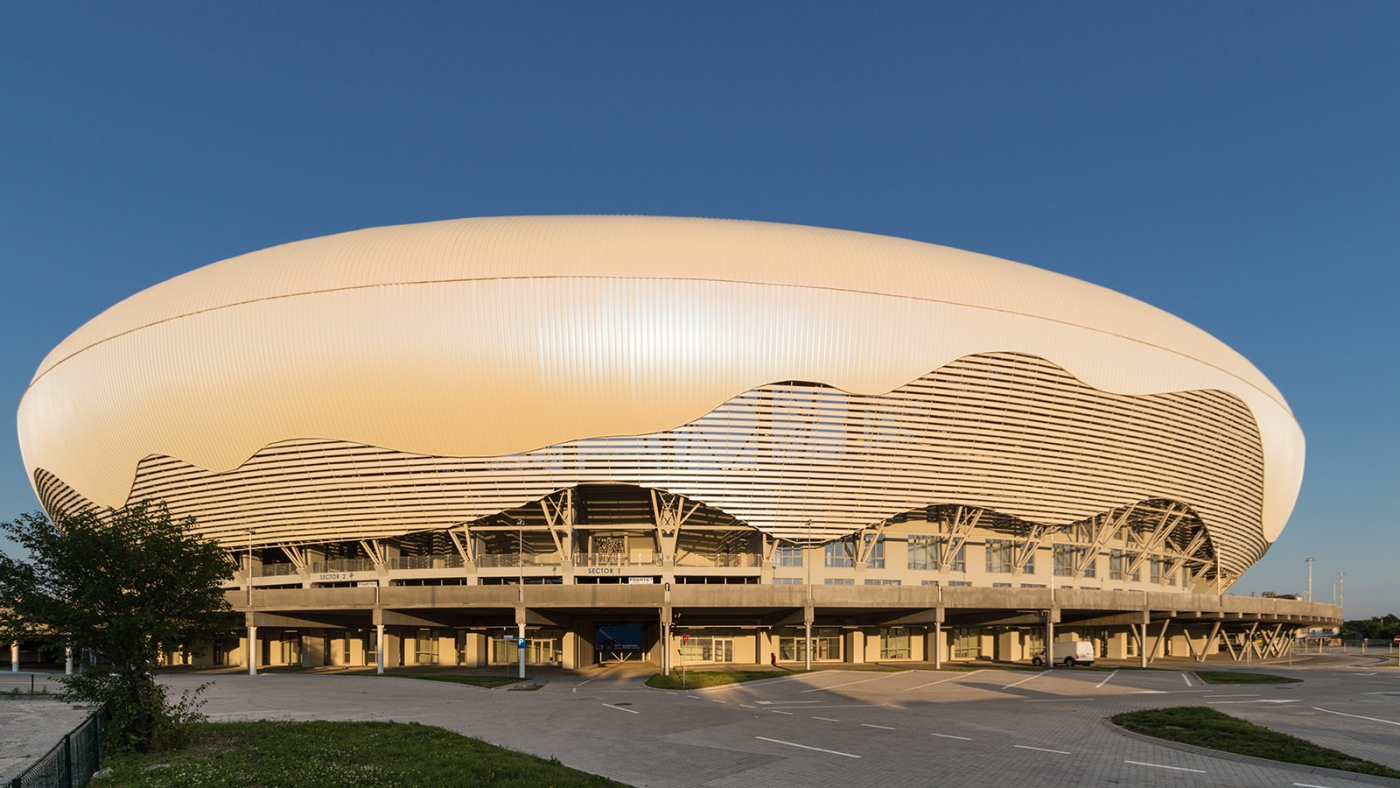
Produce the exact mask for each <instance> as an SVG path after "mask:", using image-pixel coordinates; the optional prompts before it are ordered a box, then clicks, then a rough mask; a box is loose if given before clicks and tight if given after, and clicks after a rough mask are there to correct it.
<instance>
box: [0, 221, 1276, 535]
mask: <svg viewBox="0 0 1400 788" xmlns="http://www.w3.org/2000/svg"><path fill="white" fill-rule="evenodd" d="M1002 351H1012V352H1019V353H1027V354H1031V355H1035V356H1038V357H1041V358H1044V359H1047V360H1049V361H1051V362H1053V363H1054V364H1056V365H1058V366H1060V367H1062V368H1064V369H1065V370H1067V371H1069V372H1070V373H1071V374H1073V375H1074V376H1075V377H1077V378H1078V379H1080V380H1081V381H1083V382H1084V383H1086V384H1088V385H1089V386H1091V387H1093V388H1096V389H1099V390H1101V391H1106V392H1113V393H1117V394H1159V393H1164V392H1176V391H1192V390H1216V391H1223V392H1226V393H1229V394H1232V395H1234V396H1236V397H1238V398H1239V399H1240V400H1241V401H1243V402H1244V403H1245V405H1246V406H1247V407H1248V408H1249V410H1250V412H1251V413H1252V415H1253V417H1254V419H1255V420H1256V422H1257V423H1258V427H1259V435H1260V440H1261V442H1262V446H1263V456H1264V474H1265V484H1264V488H1265V489H1264V502H1263V514H1262V522H1261V523H1260V528H1261V530H1262V533H1263V536H1264V538H1265V539H1267V540H1270V541H1272V540H1273V539H1274V538H1276V537H1277V535H1278V532H1279V531H1280V530H1281V529H1282V527H1283V525H1284V523H1285V522H1286V521H1287V518H1288V515H1289V513H1290V512H1291V510H1292V506H1293V503H1294V500H1295V499H1296V496H1297V491H1298V487H1299V485H1300V483H1301V477H1302V465H1303V453H1304V448H1303V447H1304V443H1303V437H1302V433H1301V431H1300V430H1299V428H1298V425H1297V423H1296V421H1295V420H1294V419H1293V416H1292V414H1291V412H1290V411H1289V409H1288V406H1287V403H1286V402H1285V401H1284V400H1283V398H1282V396H1281V395H1280V394H1279V392H1278V391H1277V390H1276V389H1275V388H1274V387H1273V385H1272V384H1271V383H1270V382H1269V381H1268V380H1267V379H1266V378H1265V377H1264V376H1263V375H1262V374H1261V373H1260V372H1259V371H1258V370H1257V369H1255V368H1254V366H1253V365H1251V364H1250V363H1249V362H1248V361H1247V360H1245V359H1244V358H1243V357H1242V356H1240V355H1239V354H1238V353H1235V352H1234V351H1233V350H1231V349H1230V348H1229V347H1228V346H1226V345H1225V344H1223V343H1222V342H1220V341H1219V340H1217V339H1215V338H1214V337H1212V336H1210V335H1209V334H1207V333H1206V332H1204V331H1201V330H1200V329H1198V328H1196V327H1194V326H1192V325H1190V324H1188V323H1186V322H1185V321H1182V320H1180V319H1178V318H1176V317H1173V316H1172V315H1169V314H1167V313H1166V312H1163V311H1161V310H1159V309H1156V308H1154V307H1151V306H1149V305H1147V304H1144V303H1142V302H1140V301H1137V300H1135V299H1132V298H1129V297H1127V296H1124V295H1122V294H1119V293H1116V292H1113V291H1110V290H1107V289H1105V288H1102V287H1098V286H1095V285H1091V284H1088V283H1085V282H1082V281H1079V280H1076V279H1072V278H1070V277H1066V276H1062V275H1059V274H1055V273H1052V272H1049V271H1044V270H1041V269H1037V268H1033V267H1030V266H1026V265H1022V264H1019V263H1013V262H1009V261H1006V260H1000V259H997V258H992V257H987V256H984V255H978V254H974V253H970V252H965V251H959V250H956V249H950V248H947V247H941V246H935V245H931V244H924V243H918V242H914V241H908V240H902V239H896V238H888V237H883V236H874V235H868V234H862V233H854V232H846V231H839V230H827V229H818V228H811V227H800V226H792V225H774V224H765V223H757V222H740V221H720V220H705V219H677V218H655V217H587V216H584V217H502V218H484V219H464V220H456V221H445V222H434V223H429V224H419V225H407V226H399V227H386V228H376V229H369V230H361V231H356V232H350V233H344V234H340V235H334V236H329V237H325V238H317V239H312V240H308V241H301V242H297V243H292V244H286V245H284V246H278V247H274V248H271V249H267V250H263V251H259V252H254V253H251V254H247V255H243V256H241V257H236V258H232V259H230V260H226V261H223V262H220V263H215V264H213V265H209V266H205V267H203V268H200V269H197V270H195V271H191V272H190V273H187V274H184V275H182V276H179V277H176V278H174V279H171V280H169V281H167V282H164V283H161V284H159V285H156V286H155V287H152V288H150V289H148V290H145V291H143V292H141V293H138V294H136V295H134V296H132V297H131V298H129V299H126V300H125V301H123V302H121V303H119V304H117V305H115V306H113V307H112V308H111V309H108V310H107V311H105V312H104V313H102V314H101V315H99V316H97V317H96V318H94V319H93V320H92V321H90V322H89V323H87V324H86V325H84V326H83V327H81V328H80V329H78V330H77V331H76V332H74V333H73V335H72V336H70V337H69V338H68V339H66V340H65V341H64V342H63V343H61V344H60V345H59V346H58V347H57V348H55V349H54V351H53V352H51V353H50V354H49V355H48V357H47V358H45V359H44V361H43V363H42V364H41V365H40V367H39V369H38V371H37V372H36V374H35V377H34V380H33V381H32V382H31V384H30V387H29V389H28V391H27V392H26V394H25V397H24V400H23V401H22V402H21V405H20V411H19V432H20V441H21V448H22V450H23V452H24V456H25V462H26V466H27V467H28V469H29V471H30V473H31V477H32V475H33V473H34V471H35V470H36V469H40V468H42V469H44V470H46V471H48V472H49V473H52V474H54V475H56V476H57V477H59V478H61V479H62V480H63V481H64V482H65V483H66V484H68V485H70V486H71V487H72V488H73V489H74V490H76V491H77V492H79V493H81V494H82V495H83V496H85V497H87V498H88V499H89V500H92V501H94V502H96V503H99V504H102V505H113V506H116V505H120V504H121V503H123V502H124V501H125V498H126V496H127V494H128V492H129V491H130V490H131V487H132V482H133V478H134V475H135V473H136V468H137V464H138V463H139V462H140V461H141V460H142V459H143V458H145V457H147V456H149V455H153V454H159V455H167V456H171V457H179V458H181V459H182V460H184V461H186V462H189V463H192V464H194V465H197V466H199V467H202V468H205V469H208V470H211V471H216V472H218V471H227V470H230V469H233V468H236V467H238V466H239V465H240V464H241V463H243V462H244V461H245V460H246V459H248V458H249V457H251V456H252V455H254V454H255V453H256V452H257V451H258V450H259V449H261V448H263V447H265V446H267V445H269V444H272V443H275V442H278V441H283V440H291V439H324V440H344V441H350V442H354V443H359V444H363V445H371V446H382V447H386V448H392V449H395V450H398V451H403V452H410V453H415V454H424V455H439V456H454V457H490V456H497V455H507V454H519V453H523V452H529V451H531V450H535V449H538V448H541V447H546V446H553V445H557V444H561V443H564V442H568V441H575V440H582V439H588V438H596V437H605V436H616V435H640V434H648V433H655V432H660V431H664V430H667V429H671V428H673V427H676V426H678V425H682V424H686V423H689V422H691V421H694V420H695V419H697V418H699V417H701V416H703V415H704V414H706V413H709V412H710V411H712V410H714V409H715V408H716V407H718V406H719V405H721V404H722V403H724V402H726V401H727V400H729V399H731V398H733V397H735V396H737V395H739V394H740V393H743V392H746V391H750V390H753V389H755V388H758V387H761V386H764V385H766V384H770V383H774V382H779V381H786V380H805V381H814V382H819V383H823V384H826V385H830V386H833V387H836V388H837V389H840V390H842V391H846V392H851V393H854V394H868V395H875V394H883V393H886V392H890V391H893V390H894V389H896V388H898V387H900V386H903V385H906V384H908V383H910V382H911V381H913V380H916V379H918V378H919V377H920V376H923V375H926V374H928V373H930V372H931V371H933V370H937V369H939V368H941V367H943V366H945V365H947V364H948V363H950V362H952V361H954V360H955V359H958V358H961V357H965V356H969V355H974V354H978V353H989V352H1002ZM1086 514H1088V513H1086Z"/></svg>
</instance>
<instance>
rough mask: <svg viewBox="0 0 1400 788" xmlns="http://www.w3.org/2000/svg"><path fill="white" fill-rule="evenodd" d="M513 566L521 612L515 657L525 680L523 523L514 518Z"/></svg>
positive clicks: (516, 593)
mask: <svg viewBox="0 0 1400 788" xmlns="http://www.w3.org/2000/svg"><path fill="white" fill-rule="evenodd" d="M515 565H516V567H518V568H517V570H516V571H517V572H518V575H517V577H518V580H517V581H516V586H515V598H516V601H518V602H520V605H521V610H520V611H519V613H517V615H519V616H520V626H519V628H518V629H517V631H516V633H515V651H516V657H517V658H518V659H519V661H520V678H522V679H523V678H525V611H524V606H525V521H524V520H522V519H520V518H516V520H515Z"/></svg>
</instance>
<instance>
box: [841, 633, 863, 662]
mask: <svg viewBox="0 0 1400 788" xmlns="http://www.w3.org/2000/svg"><path fill="white" fill-rule="evenodd" d="M846 642H847V646H846V661H847V662H850V663H852V664H855V665H862V664H864V663H865V633H864V632H862V631H861V630H859V629H857V630H855V631H853V632H851V633H850V636H849V637H848V638H847V639H846Z"/></svg>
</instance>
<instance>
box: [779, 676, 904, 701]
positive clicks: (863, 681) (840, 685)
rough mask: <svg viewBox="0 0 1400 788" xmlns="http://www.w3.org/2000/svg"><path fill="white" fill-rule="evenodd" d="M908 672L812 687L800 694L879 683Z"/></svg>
mask: <svg viewBox="0 0 1400 788" xmlns="http://www.w3.org/2000/svg"><path fill="white" fill-rule="evenodd" d="M908 672H909V671H907V670H901V671H898V672H896V673H885V674H883V675H879V676H876V677H875V678H873V679H861V680H860V681H848V682H846V683H845V684H833V685H831V686H830V687H813V688H812V689H809V690H802V694H803V695H806V694H807V693H809V692H822V691H823V690H834V689H840V688H841V687H849V686H851V685H852V684H864V683H866V682H867V681H879V680H880V679H887V678H889V677H890V676H902V675H904V674H905V673H908Z"/></svg>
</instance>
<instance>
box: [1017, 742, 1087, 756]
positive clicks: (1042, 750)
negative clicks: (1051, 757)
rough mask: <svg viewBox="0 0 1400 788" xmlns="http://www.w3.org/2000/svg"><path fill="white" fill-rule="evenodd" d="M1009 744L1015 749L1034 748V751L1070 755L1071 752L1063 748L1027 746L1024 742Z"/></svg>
mask: <svg viewBox="0 0 1400 788" xmlns="http://www.w3.org/2000/svg"><path fill="white" fill-rule="evenodd" d="M1011 746H1012V747H1015V748H1017V749H1020V750H1035V751H1036V752H1053V753H1055V754H1056V755H1071V754H1072V753H1068V752H1065V751H1064V750H1047V749H1045V748H1044V747H1029V746H1027V745H1024V744H1013V745H1011Z"/></svg>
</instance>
